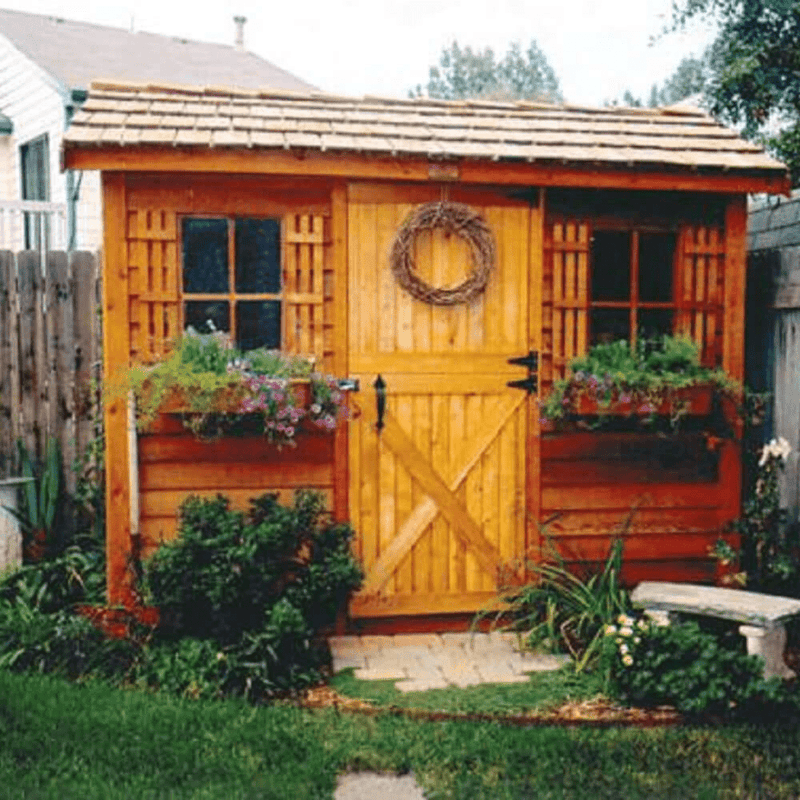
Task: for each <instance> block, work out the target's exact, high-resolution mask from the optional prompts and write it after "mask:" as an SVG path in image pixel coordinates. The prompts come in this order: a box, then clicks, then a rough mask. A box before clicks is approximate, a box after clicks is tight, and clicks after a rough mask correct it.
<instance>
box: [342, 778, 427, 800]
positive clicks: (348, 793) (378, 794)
mask: <svg viewBox="0 0 800 800" xmlns="http://www.w3.org/2000/svg"><path fill="white" fill-rule="evenodd" d="M333 800H425V795H424V794H423V793H422V789H420V787H419V784H418V783H417V782H416V781H415V780H414V778H413V777H412V776H411V775H403V776H402V777H401V776H397V775H380V774H378V773H375V772H361V773H352V774H349V775H342V776H341V777H340V778H339V782H338V784H337V786H336V794H334V796H333Z"/></svg>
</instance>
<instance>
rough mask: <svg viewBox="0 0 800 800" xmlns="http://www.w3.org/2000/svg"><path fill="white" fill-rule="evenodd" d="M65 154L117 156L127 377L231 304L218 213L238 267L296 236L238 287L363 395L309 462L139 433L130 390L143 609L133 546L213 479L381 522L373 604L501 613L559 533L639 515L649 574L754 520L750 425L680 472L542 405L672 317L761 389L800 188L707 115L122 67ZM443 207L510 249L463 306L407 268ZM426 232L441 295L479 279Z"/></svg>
mask: <svg viewBox="0 0 800 800" xmlns="http://www.w3.org/2000/svg"><path fill="white" fill-rule="evenodd" d="M63 160H64V166H65V167H66V168H69V169H76V170H100V171H101V172H102V186H103V202H104V242H105V244H104V293H103V329H104V365H105V374H106V375H111V374H113V373H115V372H116V371H118V370H120V369H121V368H122V369H124V368H127V366H128V365H129V364H132V363H136V362H142V363H146V362H152V361H153V360H155V359H158V358H159V357H161V356H162V354H163V353H164V352H165V350H166V349H168V347H169V344H170V342H171V341H173V340H174V339H175V338H176V337H178V336H180V334H181V331H182V330H183V329H184V327H185V326H186V325H187V324H189V322H190V321H191V320H192V319H194V318H195V317H196V316H197V314H198V313H200V314H202V313H203V311H204V307H203V303H204V302H206V301H208V300H209V296H207V295H206V296H204V295H203V293H202V291H200V293H198V294H193V292H197V289H191V290H190V287H189V284H190V283H192V284H194V283H197V282H196V281H194V279H193V280H192V281H191V282H187V280H186V277H187V271H188V270H189V269H191V268H192V265H191V264H190V263H189V262H190V261H191V260H192V259H191V258H190V257H189V255H187V253H189V251H191V252H192V253H194V256H197V245H196V239H193V238H192V236H191V234H192V229H193V227H195V228H196V227H197V225H198V224H199V223H198V222H197V220H201V219H203V218H210V219H212V220H218V221H222V222H218V223H216V224H217V226H218V227H219V231H220V232H221V233H220V235H221V237H222V243H217V246H218V247H220V248H222V250H225V249H226V248H227V253H228V258H229V259H230V260H231V261H232V262H234V263H235V262H236V259H237V255H236V252H237V244H238V242H239V241H240V234H241V236H242V237H245V239H246V236H247V230H248V225H250V229H251V230H252V229H256V230H270V231H272V234H271V235H273V238H274V239H275V241H277V246H273V247H271V248H269V249H270V253H271V254H270V253H267V254H266V255H265V256H264V258H265V259H266V260H267V261H270V260H271V262H272V266H271V267H270V266H269V265H267V266H266V267H265V269H268V270H269V269H272V270H273V271H276V270H277V272H276V273H275V274H277V275H278V276H279V278H278V279H277V280H276V281H275V282H274V285H272V286H267V287H264V286H260V283H259V281H258V280H254V281H252V282H248V281H244V285H243V286H242V287H239V286H236V285H234V286H225V287H222V289H219V288H218V289H216V290H215V291H222V295H221V296H218V295H214V296H213V297H211V298H210V299H211V300H214V301H215V302H222V303H223V304H228V305H229V310H228V312H226V314H223V317H224V320H225V321H223V323H222V324H223V325H225V324H229V326H230V327H234V330H232V331H231V332H230V333H231V336H232V337H233V338H234V339H235V340H238V341H241V340H242V339H243V338H247V336H252V334H253V331H256V340H258V342H259V343H261V344H265V345H267V346H269V347H276V348H280V349H282V350H284V351H287V352H291V353H299V354H307V355H313V356H315V357H316V363H317V365H318V366H319V367H320V368H321V369H322V370H323V371H325V372H328V373H331V374H333V375H335V376H337V377H338V378H342V379H345V378H349V379H353V380H354V381H358V389H357V390H354V391H352V392H350V393H349V395H348V397H349V404H350V411H351V414H350V417H351V418H350V420H349V421H348V422H347V423H346V424H343V425H340V426H339V428H338V430H337V431H336V433H335V434H333V435H331V434H318V435H310V434H309V435H307V436H304V437H302V439H301V441H300V442H299V445H298V447H296V448H293V449H283V450H277V449H276V448H274V447H272V446H271V445H269V444H268V443H267V442H266V441H264V440H262V439H260V438H256V437H253V438H252V439H224V438H223V439H221V440H218V441H215V442H204V441H198V440H195V439H194V438H192V436H191V434H189V433H187V432H185V431H184V430H183V428H182V427H181V426H180V424H178V423H177V422H176V421H175V420H174V419H173V418H171V417H170V415H169V414H164V415H163V416H162V418H161V419H160V420H159V422H158V423H157V424H156V426H155V427H154V428H153V430H151V431H150V432H149V433H146V434H138V435H137V434H136V433H135V432H134V431H133V430H132V428H131V425H130V419H129V415H130V413H131V410H130V408H129V406H128V404H126V402H125V401H124V400H123V399H115V400H111V401H109V402H108V403H107V405H106V409H105V424H106V463H107V509H108V523H107V524H108V528H107V536H108V570H109V576H108V577H109V594H110V600H111V601H112V602H124V601H126V600H129V599H130V575H129V567H128V565H129V564H130V556H131V554H136V553H144V554H146V553H147V552H149V551H151V550H152V549H153V547H155V546H156V545H157V544H158V542H159V541H161V540H164V539H168V538H170V537H172V536H174V535H175V531H176V517H175V514H176V510H177V508H178V506H179V505H180V503H181V501H182V500H183V498H184V497H186V496H187V495H188V494H191V493H195V494H200V495H213V494H216V493H217V492H222V493H224V494H226V495H228V496H229V497H230V498H231V499H232V501H233V503H234V504H237V505H240V506H245V505H246V504H247V501H248V499H249V498H250V497H252V496H254V495H257V494H260V493H262V492H264V491H268V490H276V491H280V492H282V493H290V492H291V491H292V490H293V489H294V488H296V487H300V486H310V487H316V488H317V489H319V490H321V491H323V492H324V493H325V494H326V496H327V498H328V501H329V503H330V507H331V510H332V511H333V512H334V513H335V514H336V515H337V516H338V517H339V518H341V519H348V520H350V522H351V523H352V525H353V527H354V529H355V531H356V533H357V538H356V543H355V547H356V551H357V555H358V556H359V557H360V559H361V560H362V562H363V565H364V568H365V571H366V581H365V585H364V587H363V589H362V591H361V592H360V593H359V594H358V595H357V596H356V597H355V598H354V599H353V600H352V602H351V605H350V614H351V616H352V617H355V618H364V619H365V620H366V619H379V620H380V619H383V620H384V624H388V623H389V619H390V618H401V619H405V620H407V621H408V620H410V622H409V623H408V624H410V625H411V626H413V625H418V624H423V623H424V622H425V620H426V619H427V620H428V622H427V624H433V621H434V620H435V619H437V618H439V619H441V615H446V614H464V613H469V612H473V611H475V610H477V609H479V608H481V607H483V606H484V605H485V604H486V603H487V601H489V600H490V599H491V598H492V597H493V594H494V590H495V586H496V581H497V576H498V570H499V569H500V566H501V565H503V564H508V563H511V562H513V561H515V560H519V559H522V558H537V557H538V556H539V554H540V553H541V552H542V548H543V547H544V546H545V544H544V541H543V537H544V536H545V534H546V536H547V537H548V540H549V541H550V542H551V543H552V544H553V545H554V546H556V547H558V548H559V549H560V551H561V552H562V553H563V554H565V556H566V557H567V558H569V559H574V560H577V561H582V562H587V561H588V562H591V561H597V560H599V559H601V558H603V557H604V554H605V552H606V550H607V547H608V544H609V535H610V532H611V531H612V530H613V529H614V528H615V526H617V525H618V523H619V522H620V520H621V519H623V518H624V517H625V516H626V514H628V513H629V512H630V510H631V508H632V507H635V508H636V511H635V513H634V515H633V520H632V523H631V526H630V528H629V530H628V532H627V543H626V551H625V552H626V571H627V572H626V574H627V578H628V580H629V581H637V580H640V579H644V578H662V579H672V580H707V579H709V578H710V576H711V574H712V572H713V564H712V563H711V561H710V560H709V558H708V555H707V549H708V546H709V545H710V544H712V543H713V542H714V541H715V539H716V538H717V536H718V534H719V532H720V531H721V530H722V528H723V526H724V525H725V523H726V522H728V521H730V520H731V519H734V518H735V517H736V516H737V515H738V512H739V507H740V501H741V491H740V483H741V478H740V476H741V459H740V446H739V445H738V444H737V442H736V440H735V439H728V440H726V441H725V442H724V443H723V444H722V446H721V448H720V450H719V452H718V457H717V458H716V459H715V460H714V463H713V464H712V466H711V467H710V468H707V465H706V467H704V468H703V469H696V468H694V466H693V462H694V461H695V460H696V459H695V457H694V456H693V455H692V453H693V450H692V446H691V443H689V444H687V445H686V452H685V454H684V457H683V458H678V459H677V460H675V459H673V460H672V461H664V459H661V458H660V457H659V456H658V453H657V452H656V450H657V449H658V448H657V445H658V443H657V442H656V441H655V440H654V439H653V437H650V438H648V434H644V433H624V432H623V433H620V432H611V433H601V432H593V431H576V432H572V433H567V434H559V433H554V432H548V431H546V430H543V427H542V422H541V420H540V415H539V413H538V404H537V397H539V396H544V395H545V394H546V393H547V391H548V387H549V386H550V384H551V383H552V381H553V380H554V378H556V377H557V376H561V375H563V374H564V371H565V369H566V366H567V364H568V363H569V361H570V360H571V359H572V358H573V357H574V356H576V355H578V354H581V353H583V352H585V350H586V349H587V347H589V346H590V345H591V344H592V342H595V341H598V340H600V339H603V337H608V336H612V337H622V338H632V337H635V336H636V335H637V331H642V330H644V331H647V332H650V333H654V334H657V333H682V334H685V335H689V336H691V337H693V338H694V339H695V340H696V341H697V342H698V343H699V344H700V347H701V351H702V358H703V361H704V362H705V363H706V364H709V365H718V366H721V367H722V368H724V369H725V371H726V372H727V373H728V374H729V375H730V377H732V378H734V379H736V380H742V378H743V364H744V299H745V298H744V293H745V227H746V219H747V218H746V196H747V194H748V193H751V192H770V193H786V192H788V190H789V182H788V176H787V172H786V169H785V168H784V166H783V165H781V164H780V163H778V162H776V161H774V160H773V159H771V158H769V157H768V156H766V155H765V154H764V153H763V152H762V150H761V149H759V148H758V147H757V146H756V145H754V144H751V143H749V142H745V141H743V140H742V139H740V138H738V137H737V135H736V134H735V133H733V132H731V131H729V130H727V129H726V128H724V127H722V126H720V125H719V124H717V123H716V122H715V121H714V120H713V119H712V118H710V117H709V116H707V115H706V114H705V113H703V112H701V111H699V110H697V109H692V108H685V107H674V108H666V109H657V110H649V109H625V108H605V109H587V108H577V107H570V106H551V105H544V104H539V103H532V102H516V103H500V102H484V101H480V102H478V101H475V102H472V101H469V102H445V101H436V100H425V99H417V100H388V99H373V98H364V99H358V100H356V99H346V98H340V97H335V96H329V95H323V94H288V93H279V92H274V91H265V92H259V91H244V90H236V89H220V88H207V89H204V90H203V89H200V90H198V89H191V88H184V87H179V86H152V85H148V86H144V85H128V84H118V83H95V84H93V86H92V88H91V90H90V91H89V95H88V99H87V100H86V102H85V103H84V105H83V107H82V108H81V110H80V111H79V112H78V113H77V114H76V115H75V118H74V120H73V122H72V124H71V126H70V128H69V131H68V132H67V134H66V136H65V142H64V152H63ZM434 201H448V202H454V203H461V204H466V205H467V206H468V207H469V208H470V209H473V210H474V211H476V212H477V213H478V214H479V215H480V217H481V218H482V219H483V221H484V222H485V224H486V226H488V229H489V231H490V232H491V236H492V238H493V240H494V245H495V258H494V267H493V269H492V271H491V273H490V274H489V277H488V282H487V283H486V285H485V288H483V290H482V291H477V292H473V293H472V294H471V295H470V296H469V297H468V298H466V299H465V298H461V299H460V300H459V299H458V298H456V302H454V303H452V304H449V305H442V304H438V303H434V302H430V300H429V298H424V297H423V298H422V299H419V298H418V295H416V294H414V293H413V292H410V291H408V290H407V289H406V288H403V286H401V285H400V283H399V282H398V279H397V277H396V274H395V273H394V272H393V271H392V269H391V259H390V251H391V248H392V244H393V241H394V240H395V237H396V235H397V233H398V230H399V229H400V228H401V226H402V225H403V223H404V220H406V218H407V217H408V215H409V214H411V213H412V212H414V211H415V210H416V209H419V207H420V206H422V205H423V204H427V203H431V202H434ZM249 220H255V221H256V223H255V224H253V223H252V222H248V221H249ZM212 227H213V226H212ZM240 229H241V231H240ZM190 239H191V240H192V241H193V242H195V244H193V245H192V247H191V248H190V247H189V245H188V244H187V242H188V241H189V240H190ZM241 241H244V239H242V240H241ZM411 247H412V251H413V252H412V255H413V258H414V261H415V265H416V266H415V270H416V273H415V274H416V276H417V277H418V278H419V280H420V282H421V283H422V284H423V285H424V286H427V287H432V288H434V289H441V288H447V287H453V286H456V285H459V284H461V283H462V282H463V281H464V279H465V276H467V275H468V274H469V273H470V264H471V262H470V258H471V255H470V245H469V243H468V242H466V241H465V240H464V239H463V237H461V236H459V235H456V236H453V235H447V234H446V233H443V232H442V229H441V228H434V229H432V230H429V231H427V232H424V231H423V232H421V233H419V234H418V235H417V236H416V238H415V239H414V240H413V243H412V245H411ZM194 256H193V257H194ZM199 259H200V263H201V264H202V263H204V262H203V260H202V259H203V255H202V254H200V256H199ZM251 263H252V262H251ZM238 266H239V265H237V268H238ZM194 268H195V269H196V268H197V267H194ZM259 269H260V267H259ZM232 282H234V283H238V281H232ZM200 283H201V284H202V281H200ZM252 287H255V291H253V288H252ZM259 287H260V288H259ZM265 289H266V291H265ZM254 301H255V302H254ZM198 309H199V310H198ZM231 322H232V323H233V324H231ZM237 325H238V326H240V327H241V329H242V330H236V329H235V328H236V326H237ZM245 328H246V329H247V331H249V333H248V334H247V336H246V335H245V333H244V329H245ZM259 337H260V338H259ZM531 353H533V354H534V355H535V356H538V375H537V373H536V372H535V370H534V368H533V367H534V364H533V360H532V359H525V358H524V357H525V356H527V355H529V354H531ZM520 358H523V363H522V364H519V363H510V360H512V359H520ZM378 376H381V379H382V383H383V385H384V387H385V388H384V389H383V391H382V392H381V394H384V398H383V399H384V402H383V403H378V402H377V401H378V398H379V393H378V392H377V390H376V389H375V388H374V385H375V382H376V379H377V377H378ZM526 378H530V380H527V379H526ZM514 382H521V383H522V384H523V388H517V387H512V386H509V385H508V384H509V383H514ZM379 406H381V408H380V409H379ZM379 416H380V421H379V419H378V417H379ZM543 520H551V521H550V522H549V524H548V525H547V526H546V527H543V526H541V524H540V523H541V522H542V521H543Z"/></svg>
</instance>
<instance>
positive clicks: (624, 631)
mask: <svg viewBox="0 0 800 800" xmlns="http://www.w3.org/2000/svg"><path fill="white" fill-rule="evenodd" d="M619 635H620V636H633V628H628V627H625V628H620V629H619Z"/></svg>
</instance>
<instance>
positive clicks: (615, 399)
mask: <svg viewBox="0 0 800 800" xmlns="http://www.w3.org/2000/svg"><path fill="white" fill-rule="evenodd" d="M715 391H716V389H715V387H714V386H712V385H711V384H708V383H702V384H697V385H695V386H687V387H684V388H681V389H674V390H665V391H664V392H663V394H662V393H658V394H659V395H660V396H651V397H648V396H646V395H645V394H643V393H637V392H631V393H625V392H619V393H615V394H614V395H613V396H612V397H610V398H598V397H597V396H596V395H595V394H590V393H588V392H587V393H585V394H580V395H579V396H578V397H577V398H576V401H575V402H574V403H573V404H572V407H571V409H570V413H572V414H577V415H581V416H589V415H597V416H600V415H605V414H607V415H611V416H620V417H632V416H651V415H657V416H666V417H672V416H674V415H676V414H680V415H685V414H688V415H691V416H698V417H703V416H708V414H710V413H711V410H712V407H713V403H714V393H715Z"/></svg>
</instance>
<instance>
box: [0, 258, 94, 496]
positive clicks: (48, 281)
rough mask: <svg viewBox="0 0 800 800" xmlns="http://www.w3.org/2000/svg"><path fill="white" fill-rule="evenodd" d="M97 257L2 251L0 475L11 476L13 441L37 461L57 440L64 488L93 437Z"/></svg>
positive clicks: (69, 484) (71, 483)
mask: <svg viewBox="0 0 800 800" xmlns="http://www.w3.org/2000/svg"><path fill="white" fill-rule="evenodd" d="M98 290H99V276H98V258H97V256H95V255H94V254H91V253H69V254H67V253H65V252H50V253H48V254H47V257H46V258H45V259H44V262H43V261H42V257H41V254H40V253H37V252H33V251H23V252H20V253H12V252H10V251H0V475H2V476H9V475H12V474H15V472H16V470H17V469H18V468H19V465H18V464H17V463H16V441H17V440H18V439H21V440H22V441H23V443H24V444H25V447H26V448H27V449H28V451H29V452H30V453H31V455H32V456H33V457H34V458H37V459H40V458H41V457H42V456H43V455H44V451H45V449H46V446H47V441H48V439H49V438H50V437H54V438H55V439H56V440H57V441H58V443H59V446H60V448H61V452H62V459H63V466H64V478H65V482H66V488H67V490H68V491H73V490H74V488H75V473H74V470H73V468H72V467H73V464H74V462H75V459H76V457H77V456H78V455H79V454H80V453H81V452H83V450H84V449H85V447H86V445H87V444H88V443H89V441H90V440H91V438H92V437H93V436H95V435H97V434H98V431H94V430H93V429H92V418H93V416H96V415H93V414H92V406H93V404H94V403H95V402H96V400H97V398H96V396H95V393H93V392H92V391H91V388H90V387H91V379H92V378H93V377H94V378H98V377H99V373H98V372H97V370H98V369H99V361H100V350H101V344H100V338H99V336H100V331H99V321H98V315H97V302H98Z"/></svg>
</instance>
